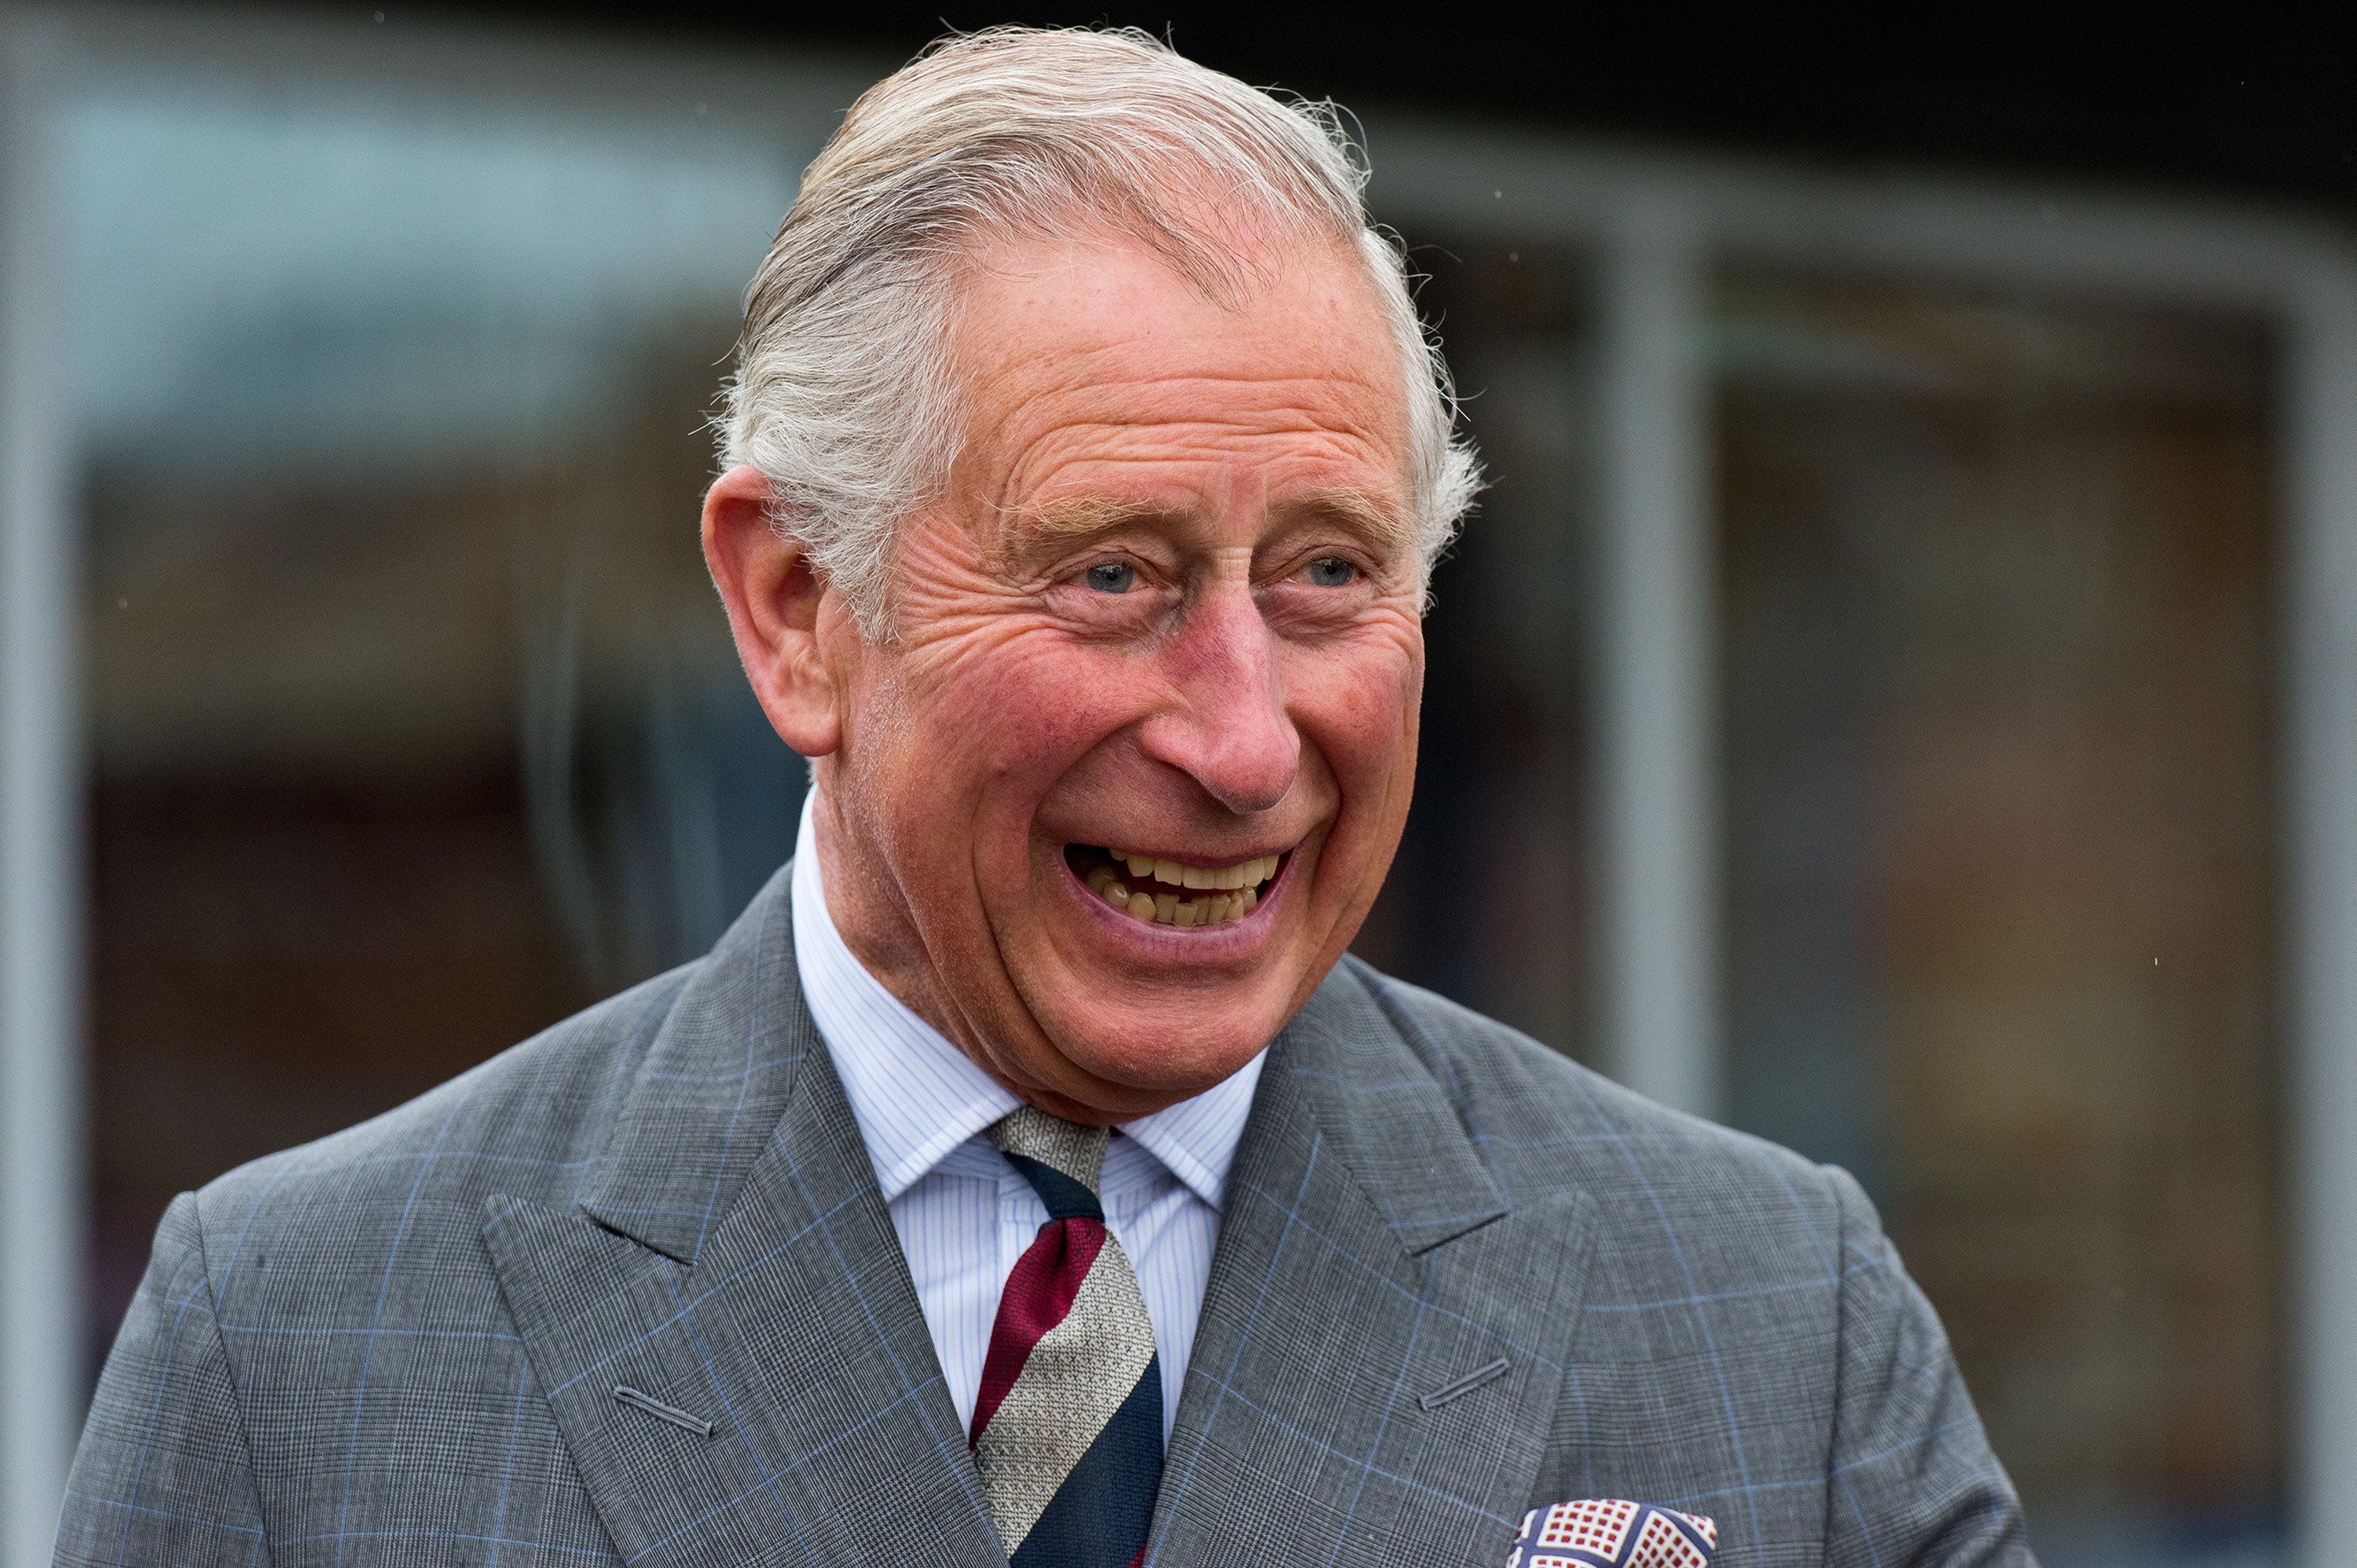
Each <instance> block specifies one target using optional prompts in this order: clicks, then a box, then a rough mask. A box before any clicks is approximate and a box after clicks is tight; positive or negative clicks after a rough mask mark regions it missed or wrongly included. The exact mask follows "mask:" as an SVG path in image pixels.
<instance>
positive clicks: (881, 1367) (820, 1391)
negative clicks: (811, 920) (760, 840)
mask: <svg viewBox="0 0 2357 1568" xmlns="http://www.w3.org/2000/svg"><path fill="white" fill-rule="evenodd" d="M787 886H788V884H787V878H786V875H785V874H784V873H780V876H779V878H778V880H777V881H776V882H774V883H772V885H771V886H770V888H769V889H768V890H767V891H766V892H765V893H764V894H763V895H762V897H759V898H758V899H756V900H755V902H754V904H753V906H752V908H749V909H748V911H747V913H746V915H745V917H744V918H743V919H741V920H740V921H739V922H738V923H737V928H736V929H734V930H732V931H731V932H730V934H729V936H728V937H726V938H725V939H723V941H722V943H721V945H720V946H719V947H718V948H716V950H714V953H713V955H712V957H711V958H710V959H708V960H706V961H705V964H704V966H703V967H702V969H701V971H700V972H699V973H698V974H697V976H696V977H695V979H694V981H692V982H691V983H690V984H689V985H688V987H687V989H686V990H685V991H684V992H683V994H682V996H681V999H680V1002H679V1004H677V1006H676V1007H675V1008H674V1009H673V1014H672V1016H671V1019H670V1020H669V1022H668V1023H667V1024H666V1025H665V1026H664V1028H663V1031H662V1035H661V1036H659V1038H658V1039H657V1041H656V1042H655V1044H654V1046H653V1047H652V1048H651V1050H650V1051H649V1053H648V1057H647V1060H646V1062H645V1064H644V1066H643V1067H642V1068H641V1069H640V1072H639V1075H638V1079H637V1081H636V1083H635V1084H634V1086H633V1088H632V1090H631V1094H630V1100H629V1101H628V1104H627V1107H626V1109H625V1111H624V1112H623V1114H622V1115H621V1117H620V1119H619V1122H618V1123H617V1128H616V1133H615V1137H614V1139H613V1142H612V1144H611V1146H610V1147H609V1149H608V1152H607V1154H606V1155H605V1156H604V1157H603V1158H602V1159H601V1161H600V1165H599V1166H598V1169H597V1174H596V1176H595V1178H594V1179H593V1180H592V1181H591V1182H589V1183H588V1184H587V1186H586V1187H585V1189H584V1193H583V1197H582V1200H581V1203H580V1205H579V1207H578V1208H577V1209H575V1210H570V1211H565V1210H559V1209H555V1208H550V1207H547V1206H544V1205H541V1204H536V1203H527V1202H522V1201H516V1200H510V1199H495V1200H493V1203H492V1205H491V1215H490V1222H489V1223H488V1224H487V1225H486V1227H485V1236H486V1239H487V1240H488V1241H489V1244H490V1251H491V1255H492V1259H493V1262H494V1265H495V1267H496V1268H497V1269H498V1271H499V1274H500V1288H501V1290H502V1291H503V1293H504V1294H505V1295H506V1298H507V1301H508V1305H509V1307H510V1310H511V1312H512V1313H513V1315H514V1317H515V1321H516V1327H517V1330H518V1332H519V1333H520V1334H521V1335H522V1337H523V1340H524V1344H525V1348H526V1350H527V1352H528V1353H529V1354H530V1356H531V1358H532V1363H533V1372H534V1375H535V1378H536V1380H537V1381H538V1383H539V1385H540V1387H541V1389H542V1390H543V1391H544V1393H545V1394H546V1395H547V1397H548V1400H549V1403H550V1405H551V1407H552V1409H553V1410H554V1412H555V1416H556V1420H557V1423H558V1424H559V1426H560V1427H561V1428H562V1430H563V1431H564V1433H565V1442H566V1444H567V1446H568V1447H569V1448H570V1449H571V1451H572V1455H573V1457H574V1460H575V1463H576V1466H578V1468H579V1469H580V1472H581V1475H582V1477H583V1480H584V1481H585V1483H586V1484H587V1487H588V1488H589V1491H590V1494H591V1497H592V1498H593V1499H594V1500H595V1502H596V1505H597V1509H598V1512H599V1515H600V1517H601V1519H602V1520H604V1521H605V1524H606V1526H607V1529H608V1531H609V1532H610V1533H611V1534H612V1535H613V1537H614V1540H615V1543H616V1544H617V1545H618V1546H619V1547H620V1549H621V1551H622V1553H623V1555H624V1556H625V1558H627V1559H628V1560H630V1562H631V1563H640V1562H641V1561H648V1562H651V1563H664V1564H679V1565H682V1568H684V1565H686V1564H691V1563H729V1564H732V1565H733V1564H740V1563H806V1564H812V1565H815V1568H833V1565H834V1564H838V1563H865V1562H891V1561H909V1560H912V1559H913V1560H922V1561H925V1562H942V1563H975V1564H1003V1563H1005V1561H1006V1559H1005V1557H1004V1555H1003V1554H1002V1553H1001V1552H1000V1551H999V1549H998V1544H997V1541H996V1537H995V1536H993V1534H992V1533H991V1530H990V1527H989V1524H988V1522H987V1520H985V1516H984V1514H983V1512H982V1510H981V1507H980V1504H979V1497H980V1483H979V1481H978V1480H977V1479H976V1477H975V1475H974V1467H973V1465H972V1462H971V1460H970V1459H969V1458H968V1456H967V1453H966V1448H965V1442H964V1436H963V1433H962V1432H961V1431H960V1430H959V1426H958V1421H957V1415H956V1412H955V1409H954V1407H953V1406H952V1403H951V1401H950V1397H949V1391H948V1388H947V1387H946V1385H945V1384H944V1383H943V1382H942V1376H941V1372H940V1370H939V1369H938V1367H937V1365H936V1364H935V1359H934V1355H933V1348H932V1341H931V1338H930V1337H929V1336H928V1334H927V1332H926V1328H925V1323H924V1318H923V1314H922V1311H921V1309H920V1306H919V1305H918V1302H917V1297H916V1292H915V1290H914V1288H913V1287H912V1286H911V1285H910V1283H909V1273H908V1267H907V1264H906V1262H905V1261H904V1260H903V1258H902V1256H901V1252H900V1247H899V1239H898V1237H897V1235H896V1234H895V1233H894V1231H893V1230H892V1224H891V1219H890V1217H889V1216H888V1214H887V1213H886V1211H885V1208H884V1203H883V1198H882V1196H881V1195H880V1194H879V1193H878V1192H877V1187H876V1182H875V1177H874V1175H873V1172H872V1169H871V1167H870V1165H869V1163H868V1159H867V1155H866V1149H865V1146H864V1145H863V1144H862V1143H861V1141H860V1138H859V1133H858V1127H857V1124H856V1122H855V1121H854V1120H853V1118H852V1115H851V1110H850V1107H849V1105H848V1104H847V1103H846V1101H845V1098H844V1094H843V1089H842V1085H841V1084H840V1082H839V1081H838V1080H837V1079H836V1078H835V1075H834V1068H833V1065H832V1063H831V1062H830V1061H829V1060H828V1058H827V1056H826V1053H825V1049H824V1047H823V1045H822V1043H821V1042H820V1040H819V1038H818V1036H817V1032H816V1030H815V1029H814V1028H813V1026H812V1025H811V1023H810V1020H809V1015H808V1014H807V1012H806V1011H805V1010H804V1008H803V1005H802V995H801V988H800V984H799V982H798V981H797V980H796V978H795V974H794V968H793V946H792V936H791V912H790V909H789V907H788V896H787ZM716 1133H717V1134H718V1135H716ZM618 1390H622V1391H625V1392H622V1393H619V1394H618V1393H617V1391H618Z"/></svg>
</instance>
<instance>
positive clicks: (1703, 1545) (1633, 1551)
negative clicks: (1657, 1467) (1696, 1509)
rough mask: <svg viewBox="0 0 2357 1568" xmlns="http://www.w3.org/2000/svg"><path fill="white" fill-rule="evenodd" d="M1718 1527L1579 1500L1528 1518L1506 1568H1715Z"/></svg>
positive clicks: (1606, 1501) (1645, 1507)
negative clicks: (1712, 1562)
mask: <svg viewBox="0 0 2357 1568" xmlns="http://www.w3.org/2000/svg"><path fill="white" fill-rule="evenodd" d="M1717 1550H1718V1526H1717V1523H1715V1522H1714V1521H1712V1520H1707V1519H1705V1518H1704V1517H1703V1516H1702V1515H1700V1514H1693V1513H1679V1512H1677V1511H1676V1510H1675V1509H1664V1508H1656V1507H1654V1506H1653V1505H1652V1503H1630V1502H1623V1501H1621V1500H1620V1498H1573V1499H1572V1500H1571V1501H1570V1502H1567V1503H1556V1504H1555V1505H1553V1506H1552V1507H1549V1508H1543V1509H1532V1510H1531V1511H1530V1512H1528V1513H1526V1514H1524V1515H1523V1533H1522V1534H1520V1535H1518V1536H1516V1537H1515V1538H1514V1551H1513V1555H1512V1556H1511V1557H1508V1558H1507V1559H1506V1568H1710V1559H1711V1554H1712V1553H1713V1552H1717Z"/></svg>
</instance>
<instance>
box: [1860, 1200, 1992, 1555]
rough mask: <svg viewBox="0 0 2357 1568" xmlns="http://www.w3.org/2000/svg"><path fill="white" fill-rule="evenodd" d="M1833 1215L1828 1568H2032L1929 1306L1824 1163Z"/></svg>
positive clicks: (1867, 1206) (1864, 1209) (1871, 1215)
mask: <svg viewBox="0 0 2357 1568" xmlns="http://www.w3.org/2000/svg"><path fill="white" fill-rule="evenodd" d="M1826 1174H1827V1175H1828V1176H1830V1177H1831V1178H1832V1180H1833V1184H1834V1190H1835V1197H1836V1198H1837V1200H1838V1201H1839V1204H1840V1208H1841V1219H1842V1225H1841V1238H1842V1260H1841V1271H1842V1285H1841V1360H1840V1367H1839V1369H1838V1373H1837V1376H1838V1377H1839V1380H1840V1381H1839V1384H1838V1386H1837V1388H1836V1391H1835V1406H1834V1433H1833V1447H1832V1452H1831V1454H1830V1455H1828V1469H1829V1474H1828V1476H1827V1477H1826V1479H1827V1486H1826V1490H1825V1515H1826V1517H1825V1562H1826V1563H1827V1564H1828V1565H1830V1568H1852V1565H1853V1564H1855V1565H1856V1568H1868V1565H1869V1564H1874V1565H1878V1568H1900V1565H1901V1564H1905V1565H1907V1568H1983V1565H1987V1568H1998V1565H2002V1568H2036V1563H2037V1560H2036V1559H2035V1558H2034V1557H2032V1556H2031V1555H2030V1552H2029V1542H2028V1540H2027V1537H2026V1535H2025V1534H2024V1530H2023V1526H2022V1518H2021V1502H2020V1499H2019V1498H2017V1497H2016V1496H2015V1495H2014V1490H2013V1483H2012V1481H2011V1480H2009V1479H2008V1478H2007V1476H2006V1473H2005V1467H2004V1466H2001V1465H1999V1464H1998V1463H1997V1460H1996V1455H1995V1454H1993V1453H1991V1452H1990V1451H1989V1445H1988V1438H1987V1437H1986V1434H1983V1432H1982V1431H1981V1422H1980V1417H1979V1415H1978V1414H1976V1413H1975V1412H1974V1410H1973V1402H1972V1396H1971V1395H1969V1394H1967V1393H1966V1392H1965V1391H1964V1377H1963V1375H1962V1374H1961V1373H1959V1372H1958V1371H1957V1370H1956V1360H1955V1357H1954V1356H1953V1354H1952V1353H1951V1352H1950V1351H1949V1348H1948V1337H1947V1335H1946V1334H1945V1333H1943V1331H1942V1329H1941V1327H1940V1320H1939V1317H1938V1316H1936V1315H1935V1314H1934V1313H1933V1312H1932V1304H1931V1303H1930V1302H1929V1301H1926V1300H1925V1299H1924V1297H1923V1293H1922V1292H1921V1290H1919V1289H1917V1288H1916V1284H1915V1282H1914V1281H1913V1280H1911V1279H1910V1278H1908V1276H1907V1271H1906V1270H1905V1269H1903V1268H1901V1267H1900V1262H1899V1252H1898V1250H1897V1249H1896V1248H1894V1247H1893V1246H1891V1244H1890V1240H1889V1238H1888V1237H1886V1236H1885V1235H1884V1234H1883V1233H1882V1225H1881V1221H1880V1220H1879V1219H1878V1217H1877V1216H1876V1214H1875V1212H1874V1205H1873V1204H1872V1203H1871V1202H1870V1201H1869V1200H1868V1199H1867V1196H1866V1193H1865V1191H1864V1189H1863V1188H1861V1187H1859V1186H1858V1185H1857V1181H1856V1180H1855V1179H1853V1178H1852V1177H1851V1176H1850V1175H1849V1173H1848V1172H1846V1171H1844V1170H1840V1169H1837V1168H1835V1167H1831V1166H1828V1167H1827V1171H1826Z"/></svg>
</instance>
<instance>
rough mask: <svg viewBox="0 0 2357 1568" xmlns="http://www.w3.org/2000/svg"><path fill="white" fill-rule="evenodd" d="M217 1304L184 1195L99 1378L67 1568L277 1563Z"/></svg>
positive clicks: (81, 1457)
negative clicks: (267, 1533)
mask: <svg viewBox="0 0 2357 1568" xmlns="http://www.w3.org/2000/svg"><path fill="white" fill-rule="evenodd" d="M213 1307H214V1304H213V1292H212V1282H211V1280H210V1277H209V1276H208V1274H207V1272H206V1267H205V1252H204V1239H203V1237H202V1235H201V1233H200V1232H199V1222H198V1219H197V1203H196V1198H195V1197H194V1196H193V1195H190V1194H188V1193H183V1194H181V1195H180V1197H178V1198H177V1199H175V1200H174V1201H173V1204H172V1207H171V1208H168V1209H167V1210H166V1211H165V1214H164V1222H163V1223H162V1224H161V1225H160V1226H158V1227H157V1228H156V1250H155V1252H154V1254H153V1255H152V1256H151V1257H150V1259H149V1261H148V1264H147V1277H146V1278H145V1279H144V1280H142V1281H141V1282H140V1284H139V1294H137V1295H136V1296H135V1297H134V1298H133V1300H132V1303H131V1310H130V1311H129V1312H128V1313H127V1314H126V1315H125V1316H124V1320H123V1331H122V1333H120V1334H119V1335H117V1336H116V1337H115V1341H114V1349H113V1353H112V1354H111V1355H109V1356H108V1357H107V1359H106V1369H105V1371H104V1372H102V1374H100V1377H99V1380H98V1394H97V1397H96V1398H95V1399H94V1400H93V1401H92V1402H91V1411H90V1421H89V1423H88V1424H87V1425H86V1426H84V1428H83V1429H82V1436H81V1449H80V1451H79V1452H77V1453H76V1455H74V1465H73V1474H72V1477H71V1479H70V1480H69V1481H68V1482H67V1485H66V1498H65V1510H64V1514H63V1517H62V1519H61V1520H60V1522H59V1529H58V1548H57V1562H58V1563H59V1568H66V1565H68V1564H73V1565H80V1564H85V1563H87V1564H99V1563H104V1564H108V1565H110V1568H112V1565H114V1564H140V1565H146V1564H156V1565H161V1564H167V1563H168V1564H173V1565H174V1568H179V1565H182V1564H203V1563H221V1564H231V1563H233V1564H236V1565H237V1568H263V1565H264V1564H267V1563H269V1561H270V1551H269V1546H268V1543H267V1542H266V1541H265V1540H264V1536H263V1525H262V1499H261V1494H260V1491H259V1490H258V1488H257V1487H256V1486H255V1484H254V1475H253V1459H252V1456H251V1455H250V1453H249V1452H248V1449H247V1446H246V1437H245V1423H244V1419H243V1417H242V1414H241V1413H240V1412H239V1409H238V1403H237V1391H236V1389H235V1388H234V1387H233V1386H232V1385H231V1380H230V1367H229V1358H228V1356H227V1354H226V1353H225V1351H224V1349H223V1348H222V1342H221V1326H220V1325H219V1323H217V1322H216V1321H215V1319H214V1316H213Z"/></svg>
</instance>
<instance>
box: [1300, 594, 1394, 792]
mask: <svg viewBox="0 0 2357 1568" xmlns="http://www.w3.org/2000/svg"><path fill="white" fill-rule="evenodd" d="M1288 686H1289V687H1290V688H1291V689H1293V690H1294V691H1295V692H1296V693H1297V696H1300V697H1306V698H1307V700H1301V701H1297V702H1296V703H1294V707H1295V711H1296V722H1297V723H1298V724H1300V725H1301V726H1302V728H1303V730H1304V732H1305V734H1306V736H1308V739H1310V740H1311V741H1312V742H1313V743H1314V744H1315V745H1316V746H1318V750H1319V751H1320V752H1321V753H1323V754H1324V756H1325V757H1326V760H1327V764H1328V766H1329V767H1330V768H1333V770H1334V774H1335V778H1336V780H1337V782H1338V783H1339V784H1340V787H1341V790H1342V797H1343V800H1342V803H1343V808H1344V810H1345V811H1368V810H1375V811H1381V810H1383V809H1385V808H1386V807H1391V808H1392V809H1394V810H1397V811H1405V793H1406V790H1407V788H1408V786H1409V784H1410V783H1411V782H1412V781H1413V779H1414V776H1415V739H1416V727H1417V723H1418V718H1419V714H1420V711H1421V707H1422V703H1423V698H1424V642H1423V639H1422V638H1421V637H1420V636H1417V635H1415V634H1414V632H1413V630H1410V631H1409V632H1406V633H1393V634H1390V635H1386V636H1384V637H1382V638H1379V639H1371V642H1370V643H1369V644H1367V645H1361V646H1358V647H1353V648H1350V649H1346V650H1332V651H1329V652H1325V653H1321V654H1320V655H1318V656H1317V658H1316V660H1315V661H1314V662H1313V663H1311V664H1310V666H1309V667H1308V668H1307V669H1305V670H1304V671H1301V672H1300V674H1299V675H1297V676H1296V677H1295V678H1294V679H1293V680H1291V681H1289V682H1288ZM1395 795H1396V796H1399V797H1400V800H1398V801H1397V802H1396V804H1395V805H1394V802H1393V797H1394V796H1395Z"/></svg>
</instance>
